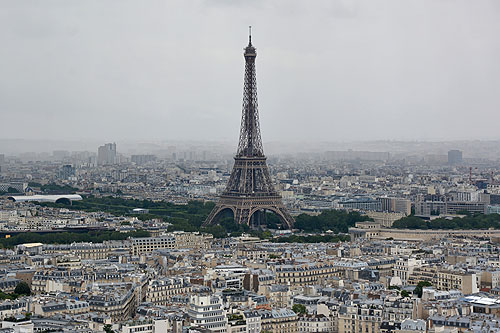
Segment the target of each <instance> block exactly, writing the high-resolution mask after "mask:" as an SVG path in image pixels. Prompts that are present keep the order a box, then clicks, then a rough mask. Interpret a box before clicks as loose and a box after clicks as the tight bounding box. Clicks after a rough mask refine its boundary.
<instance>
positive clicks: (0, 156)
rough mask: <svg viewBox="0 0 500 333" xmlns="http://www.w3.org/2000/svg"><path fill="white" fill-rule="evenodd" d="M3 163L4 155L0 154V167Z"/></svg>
mask: <svg viewBox="0 0 500 333" xmlns="http://www.w3.org/2000/svg"><path fill="white" fill-rule="evenodd" d="M4 163H5V155H4V154H0V165H2V164H4Z"/></svg>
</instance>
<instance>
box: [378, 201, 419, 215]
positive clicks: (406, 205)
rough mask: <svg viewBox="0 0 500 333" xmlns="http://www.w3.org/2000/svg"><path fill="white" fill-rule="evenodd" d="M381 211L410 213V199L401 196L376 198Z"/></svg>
mask: <svg viewBox="0 0 500 333" xmlns="http://www.w3.org/2000/svg"><path fill="white" fill-rule="evenodd" d="M378 201H379V202H380V209H381V210H382V211H383V212H389V213H403V214H405V215H410V214H411V201H410V200H408V199H402V198H378Z"/></svg>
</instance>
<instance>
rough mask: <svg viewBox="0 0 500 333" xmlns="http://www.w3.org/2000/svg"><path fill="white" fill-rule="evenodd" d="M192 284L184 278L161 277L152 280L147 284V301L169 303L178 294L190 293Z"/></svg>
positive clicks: (159, 303) (158, 303) (155, 303)
mask: <svg viewBox="0 0 500 333" xmlns="http://www.w3.org/2000/svg"><path fill="white" fill-rule="evenodd" d="M190 292H191V285H190V284H189V281H188V280H187V279H183V278H167V277H164V278H161V279H155V280H150V281H149V282H148V286H147V292H146V302H151V303H153V304H154V305H167V304H169V303H171V301H172V298H173V297H174V296H178V295H188V294H189V293H190Z"/></svg>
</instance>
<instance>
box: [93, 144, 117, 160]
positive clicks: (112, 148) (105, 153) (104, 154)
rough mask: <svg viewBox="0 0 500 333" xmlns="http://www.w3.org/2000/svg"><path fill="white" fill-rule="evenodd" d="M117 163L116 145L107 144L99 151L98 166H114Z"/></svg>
mask: <svg viewBox="0 0 500 333" xmlns="http://www.w3.org/2000/svg"><path fill="white" fill-rule="evenodd" d="M116 162H117V158H116V143H106V144H105V145H104V146H100V147H99V148H98V149H97V165H113V164H116Z"/></svg>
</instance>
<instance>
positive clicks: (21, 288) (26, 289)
mask: <svg viewBox="0 0 500 333" xmlns="http://www.w3.org/2000/svg"><path fill="white" fill-rule="evenodd" d="M29 295H31V289H30V286H29V285H28V284H27V283H26V282H24V281H21V282H19V283H18V284H17V286H16V288H15V289H14V292H13V293H6V292H3V291H1V290H0V300H6V299H10V300H14V299H17V298H18V297H20V296H29Z"/></svg>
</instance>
